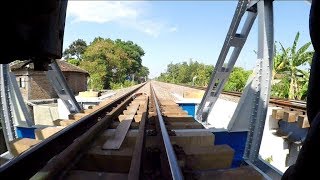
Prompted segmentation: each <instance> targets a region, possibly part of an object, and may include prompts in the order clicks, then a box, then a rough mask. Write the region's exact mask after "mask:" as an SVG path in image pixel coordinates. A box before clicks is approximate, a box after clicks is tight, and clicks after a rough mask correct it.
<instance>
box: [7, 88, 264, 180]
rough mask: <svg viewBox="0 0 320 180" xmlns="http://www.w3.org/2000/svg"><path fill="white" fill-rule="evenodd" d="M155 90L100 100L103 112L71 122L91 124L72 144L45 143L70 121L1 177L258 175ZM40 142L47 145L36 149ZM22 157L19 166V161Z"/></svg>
mask: <svg viewBox="0 0 320 180" xmlns="http://www.w3.org/2000/svg"><path fill="white" fill-rule="evenodd" d="M161 93H163V92H161V90H160V89H157V88H156V86H153V85H152V82H151V83H147V84H145V85H144V86H143V87H141V88H140V89H138V90H137V91H136V92H135V93H134V94H132V93H131V95H126V98H124V99H121V100H119V101H117V103H115V102H114V101H112V102H114V103H113V104H117V105H116V106H113V107H109V106H110V104H109V103H107V102H103V103H102V104H104V103H106V104H107V105H106V106H108V107H109V109H108V110H107V111H104V113H103V114H105V116H97V113H96V112H94V109H96V108H98V107H99V106H98V107H92V111H93V113H91V114H89V115H87V116H85V117H83V118H80V120H78V122H77V123H81V122H82V121H85V120H86V119H88V120H89V121H95V123H93V124H92V125H91V126H86V128H84V129H83V132H82V133H78V134H76V135H72V136H73V140H72V142H70V138H68V143H69V144H67V142H65V139H59V140H60V143H61V144H63V147H60V149H59V150H60V151H59V152H58V150H56V149H54V147H53V146H59V145H58V144H52V143H50V142H52V141H55V139H56V138H58V137H59V136H63V135H64V134H65V133H68V131H69V130H70V129H71V127H74V126H75V125H76V123H75V124H72V125H71V126H70V127H67V128H65V129H64V130H63V131H60V132H59V133H56V134H54V135H52V136H51V137H49V138H47V139H45V140H44V141H43V142H41V143H39V145H37V146H35V147H33V148H30V149H29V150H28V151H26V152H25V153H22V154H21V155H20V156H18V157H17V158H16V159H15V160H12V162H10V163H8V164H6V166H5V167H4V168H2V169H1V176H4V177H6V178H14V179H25V178H29V177H32V178H34V179H208V178H209V177H210V178H215V177H216V178H219V179H221V177H224V176H226V177H228V178H230V177H231V178H232V177H236V176H241V177H243V178H245V179H246V178H253V179H261V175H260V174H259V173H258V172H257V171H255V170H254V169H253V168H251V167H249V166H241V167H237V168H230V167H231V165H232V163H233V156H234V150H233V149H232V148H231V147H230V146H228V145H226V144H223V145H214V139H215V138H214V134H213V133H212V132H210V131H208V130H206V129H204V127H203V126H202V124H200V123H198V122H197V121H195V120H194V118H193V117H192V116H190V115H188V113H187V112H186V111H184V110H183V109H182V108H181V107H180V106H179V105H178V104H176V103H175V102H174V101H172V100H171V99H166V98H163V97H166V96H162V94H161ZM94 118H95V119H97V120H95V119H94ZM68 135H70V136H71V134H70V133H68ZM64 137H65V136H64ZM43 143H46V144H45V145H46V146H49V147H47V148H46V149H42V150H41V147H43V146H45V145H43ZM66 144H67V145H66ZM50 145H51V146H50ZM51 148H52V149H53V150H54V151H55V154H51V157H50V158H49V157H48V155H47V153H48V154H50V149H51ZM39 149H40V150H41V151H40V150H39ZM45 150H46V151H45ZM41 155H42V156H44V157H45V158H44V159H42V158H43V157H41ZM36 156H37V157H36ZM22 160H23V162H25V164H24V169H23V167H22V164H19V163H21V162H20V161H22ZM31 160H32V161H33V162H32V164H31ZM31 166H32V168H29V167H31ZM26 167H28V168H26ZM35 167H37V168H35ZM17 172H18V173H17ZM20 172H21V173H20ZM1 179H2V178H1Z"/></svg>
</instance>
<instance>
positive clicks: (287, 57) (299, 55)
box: [279, 32, 313, 99]
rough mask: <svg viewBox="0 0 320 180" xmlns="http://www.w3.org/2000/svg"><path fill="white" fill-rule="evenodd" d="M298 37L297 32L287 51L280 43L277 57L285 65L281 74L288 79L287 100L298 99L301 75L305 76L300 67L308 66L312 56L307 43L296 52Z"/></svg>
mask: <svg viewBox="0 0 320 180" xmlns="http://www.w3.org/2000/svg"><path fill="white" fill-rule="evenodd" d="M299 37H300V33H299V32H297V34H296V36H295V39H294V42H293V44H292V46H291V47H289V48H287V49H285V48H284V47H283V45H282V44H281V43H280V45H281V50H282V52H281V53H282V54H279V56H280V57H281V60H282V61H283V62H285V63H286V64H287V65H286V67H285V68H284V70H285V71H283V73H284V74H286V75H287V76H288V77H289V79H290V85H289V95H288V96H289V99H298V98H299V92H300V87H299V84H301V83H303V82H301V77H303V75H304V74H305V72H304V71H303V70H301V66H303V65H308V63H309V62H310V61H311V59H312V54H313V52H312V51H308V48H309V47H310V45H311V42H308V43H306V44H304V45H302V46H301V47H300V48H299V49H298V50H297V44H298V41H299ZM299 81H300V82H299ZM303 84H305V83H303Z"/></svg>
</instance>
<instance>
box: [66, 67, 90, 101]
mask: <svg viewBox="0 0 320 180" xmlns="http://www.w3.org/2000/svg"><path fill="white" fill-rule="evenodd" d="M63 74H64V77H65V78H66V80H67V83H68V85H69V87H70V88H71V90H72V91H73V93H74V94H75V95H76V94H79V92H80V91H86V90H87V75H86V74H84V73H79V72H63Z"/></svg>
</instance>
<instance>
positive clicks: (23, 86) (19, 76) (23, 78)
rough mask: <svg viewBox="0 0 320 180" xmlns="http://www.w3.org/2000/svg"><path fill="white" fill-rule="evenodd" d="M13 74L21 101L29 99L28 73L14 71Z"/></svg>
mask: <svg viewBox="0 0 320 180" xmlns="http://www.w3.org/2000/svg"><path fill="white" fill-rule="evenodd" d="M14 74H15V75H16V80H17V83H18V86H19V89H20V91H21V95H22V97H23V99H29V95H28V92H29V88H30V87H29V84H28V82H29V75H28V71H15V72H14Z"/></svg>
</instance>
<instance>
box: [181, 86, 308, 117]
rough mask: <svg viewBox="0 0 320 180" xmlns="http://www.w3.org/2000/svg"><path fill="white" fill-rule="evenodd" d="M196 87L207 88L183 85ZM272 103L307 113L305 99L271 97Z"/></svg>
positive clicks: (235, 94)
mask: <svg viewBox="0 0 320 180" xmlns="http://www.w3.org/2000/svg"><path fill="white" fill-rule="evenodd" d="M182 86H186V87H190V88H194V89H199V90H204V91H205V90H206V89H207V87H198V86H190V85H182ZM222 94H224V95H229V96H233V97H241V95H242V93H241V92H232V91H224V92H222ZM269 103H270V104H272V105H274V106H277V107H282V108H284V109H287V110H291V111H293V110H296V111H301V112H303V114H306V102H305V101H299V100H292V99H281V98H275V97H271V98H270V101H269Z"/></svg>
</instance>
